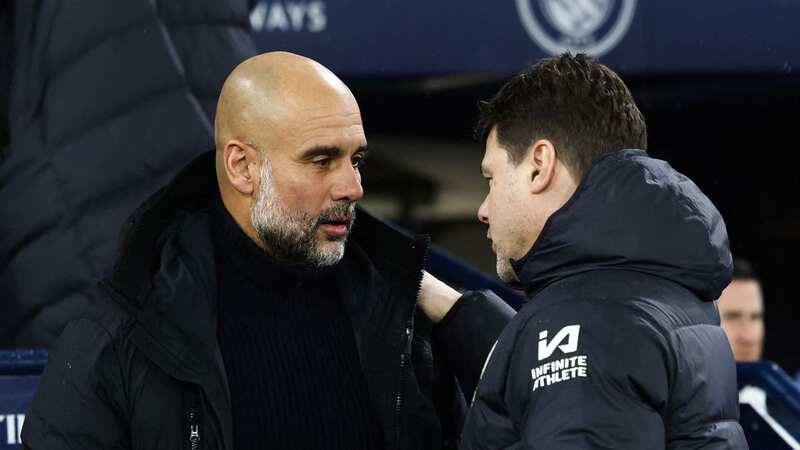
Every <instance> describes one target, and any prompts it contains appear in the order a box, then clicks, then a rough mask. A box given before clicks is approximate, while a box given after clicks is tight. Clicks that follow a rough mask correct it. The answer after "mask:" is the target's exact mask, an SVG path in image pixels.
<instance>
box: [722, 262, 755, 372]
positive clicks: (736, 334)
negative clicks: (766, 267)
mask: <svg viewBox="0 0 800 450" xmlns="http://www.w3.org/2000/svg"><path fill="white" fill-rule="evenodd" d="M717 307H718V308H719V317H720V326H721V327H722V329H723V330H725V334H726V335H727V336H728V342H729V343H730V344H731V350H732V351H733V357H734V359H736V361H737V362H756V361H760V360H761V355H762V353H763V350H764V297H763V294H762V291H761V283H760V282H759V280H758V278H757V277H756V274H755V271H754V270H753V266H752V265H751V264H750V262H749V261H747V260H745V259H742V258H734V260H733V280H732V281H731V283H730V284H729V285H728V286H727V287H726V288H725V289H724V290H723V291H722V295H721V296H720V297H719V300H718V301H717Z"/></svg>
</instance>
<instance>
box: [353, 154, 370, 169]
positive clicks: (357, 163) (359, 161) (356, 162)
mask: <svg viewBox="0 0 800 450" xmlns="http://www.w3.org/2000/svg"><path fill="white" fill-rule="evenodd" d="M351 162H352V164H353V167H355V168H356V169H358V168H361V167H364V164H366V163H367V158H365V157H363V156H360V155H356V156H354V157H353V160H352V161H351Z"/></svg>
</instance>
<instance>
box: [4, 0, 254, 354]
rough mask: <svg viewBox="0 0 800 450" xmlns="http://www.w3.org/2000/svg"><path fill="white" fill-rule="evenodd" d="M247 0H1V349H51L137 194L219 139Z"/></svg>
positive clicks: (241, 54) (79, 306)
mask: <svg viewBox="0 0 800 450" xmlns="http://www.w3.org/2000/svg"><path fill="white" fill-rule="evenodd" d="M249 3H250V0H169V1H166V0H122V1H107V0H69V1H63V0H4V1H2V2H0V32H2V33H3V34H2V35H0V58H2V60H0V102H1V103H2V104H0V110H2V113H0V153H1V154H2V156H0V293H2V294H1V295H2V302H0V346H12V347H19V346H28V347H30V346H35V347H40V346H47V345H49V344H50V342H51V341H52V340H53V339H54V338H55V337H56V336H58V334H59V333H60V332H61V330H62V328H63V326H64V325H65V324H66V322H67V321H68V320H70V319H72V318H74V317H76V316H77V315H78V314H79V313H80V312H81V311H82V310H84V309H85V307H86V306H87V304H88V301H87V295H88V294H86V292H85V291H86V289H87V288H90V287H91V286H93V285H94V284H95V282H96V280H98V279H100V278H101V276H103V275H105V274H106V273H105V272H106V271H107V269H108V268H110V267H111V266H112V264H113V257H114V254H115V252H116V249H117V232H118V230H119V228H120V226H121V225H122V223H123V221H124V219H125V217H127V216H128V215H129V214H130V212H131V211H132V210H133V209H134V208H135V207H136V206H137V205H139V204H140V203H141V202H142V201H143V200H144V198H146V197H147V196H148V195H149V194H151V193H152V192H154V191H155V190H156V189H158V187H159V186H161V185H163V184H164V183H166V181H167V180H168V179H169V178H170V177H171V176H172V175H173V174H174V172H175V171H176V170H177V169H179V168H180V167H182V166H183V165H185V164H186V163H187V162H188V161H189V160H191V159H192V158H193V157H194V156H196V155H197V154H198V153H199V152H198V149H206V148H210V147H212V145H213V130H212V128H213V127H212V123H213V113H214V108H215V103H216V99H217V95H218V93H219V90H220V88H221V86H222V83H223V81H224V79H225V77H226V76H227V75H228V73H230V71H231V70H232V69H233V67H234V66H235V65H236V64H238V63H239V62H241V61H242V60H243V59H245V58H247V57H249V56H251V55H253V54H254V53H255V49H254V46H253V43H252V41H251V38H250V29H249V22H248V17H249V9H250V6H249Z"/></svg>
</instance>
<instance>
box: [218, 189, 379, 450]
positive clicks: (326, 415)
mask: <svg viewBox="0 0 800 450" xmlns="http://www.w3.org/2000/svg"><path fill="white" fill-rule="evenodd" d="M214 240H215V248H216V253H217V277H218V288H219V291H218V301H219V331H218V332H219V342H220V348H221V350H222V356H223V359H224V361H225V369H226V371H227V375H228V384H229V385H230V392H231V406H232V408H233V431H234V441H235V443H236V444H235V445H236V448H237V449H239V450H248V449H257V448H271V449H298V450H299V449H314V450H317V449H343V450H344V449H346V450H361V449H370V450H371V449H379V448H382V435H381V430H380V425H379V423H378V422H377V420H376V418H375V414H373V412H372V407H371V405H370V400H369V397H368V393H367V386H366V381H365V379H364V375H363V373H362V372H361V366H360V364H359V360H358V353H357V350H356V344H355V338H354V335H353V329H352V326H351V323H350V320H349V318H348V316H347V315H346V313H345V311H344V310H343V307H342V304H341V301H340V299H339V293H338V289H337V284H336V279H335V276H334V273H333V270H330V269H329V270H326V271H319V272H312V271H307V270H303V269H299V268H296V267H288V266H286V265H282V264H279V263H278V262H276V261H275V260H273V259H272V258H271V257H270V256H268V254H267V253H266V252H264V250H262V249H261V248H260V247H259V246H258V245H256V244H255V243H254V242H253V241H252V240H251V239H250V238H248V237H247V236H246V235H245V234H244V232H242V230H241V229H240V228H239V226H238V225H237V224H236V222H235V221H234V220H233V218H232V217H231V216H230V214H228V212H227V211H226V210H225V209H224V208H223V207H222V206H221V205H220V204H217V207H216V211H215V222H214Z"/></svg>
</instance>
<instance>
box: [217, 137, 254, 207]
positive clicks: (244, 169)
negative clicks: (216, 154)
mask: <svg viewBox="0 0 800 450" xmlns="http://www.w3.org/2000/svg"><path fill="white" fill-rule="evenodd" d="M222 164H223V167H224V169H225V176H227V177H228V182H230V184H231V186H233V188H234V189H235V190H236V191H238V192H239V193H240V194H242V195H247V196H250V195H252V194H253V192H255V189H256V182H257V180H256V170H257V167H258V154H257V153H256V149H255V148H253V146H251V145H247V144H245V143H243V142H241V141H237V140H230V141H228V143H227V144H225V148H224V149H223V153H222Z"/></svg>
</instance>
